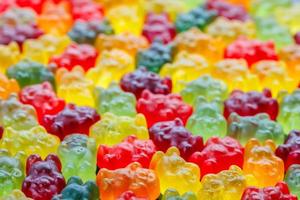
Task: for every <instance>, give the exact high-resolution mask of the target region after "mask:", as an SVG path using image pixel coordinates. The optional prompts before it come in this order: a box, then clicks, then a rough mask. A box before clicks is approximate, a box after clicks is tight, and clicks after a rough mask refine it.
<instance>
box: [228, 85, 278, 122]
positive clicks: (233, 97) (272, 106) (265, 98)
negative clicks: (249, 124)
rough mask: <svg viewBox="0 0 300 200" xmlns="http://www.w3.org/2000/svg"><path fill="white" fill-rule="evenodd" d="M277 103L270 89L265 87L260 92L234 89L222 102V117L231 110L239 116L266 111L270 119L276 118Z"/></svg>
mask: <svg viewBox="0 0 300 200" xmlns="http://www.w3.org/2000/svg"><path fill="white" fill-rule="evenodd" d="M278 110H279V105H278V102H277V100H276V99H273V98H272V94H271V91H270V90H268V89H265V90H264V91H263V92H262V93H260V92H256V91H251V92H246V93H245V92H243V91H240V90H234V91H232V92H231V94H230V97H229V98H228V99H227V100H226V101H225V102H224V117H225V118H226V119H227V118H228V117H229V115H230V114H231V113H233V112H236V113H238V114H239V115H240V116H254V115H256V114H258V113H267V114H268V115H269V116H270V118H271V119H272V120H276V117H277V115H278Z"/></svg>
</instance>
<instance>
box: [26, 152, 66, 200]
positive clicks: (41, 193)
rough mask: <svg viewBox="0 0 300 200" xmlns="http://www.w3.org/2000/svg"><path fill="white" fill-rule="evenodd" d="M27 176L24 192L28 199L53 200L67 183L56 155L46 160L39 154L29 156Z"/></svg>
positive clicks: (51, 155) (50, 155)
mask: <svg viewBox="0 0 300 200" xmlns="http://www.w3.org/2000/svg"><path fill="white" fill-rule="evenodd" d="M26 174H27V176H26V178H25V180H24V181H23V185H22V191H23V192H24V193H25V195H26V196H27V197H31V198H33V199H35V200H51V199H52V197H53V196H54V195H56V194H59V193H60V192H61V191H62V190H63V188H64V187H65V186H66V181H65V179H64V177H63V175H62V174H61V163H60V160H59V158H58V157H57V156H56V155H54V154H49V155H48V156H47V157H46V158H45V160H42V158H41V157H40V156H39V155H37V154H33V155H31V156H29V157H28V158H27V163H26Z"/></svg>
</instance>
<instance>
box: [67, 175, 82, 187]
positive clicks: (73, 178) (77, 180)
mask: <svg viewBox="0 0 300 200" xmlns="http://www.w3.org/2000/svg"><path fill="white" fill-rule="evenodd" d="M73 183H75V184H78V185H82V184H83V182H82V180H81V178H80V177H78V176H71V177H70V178H69V180H68V183H67V185H70V184H73Z"/></svg>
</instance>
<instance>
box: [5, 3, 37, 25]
mask: <svg viewBox="0 0 300 200" xmlns="http://www.w3.org/2000/svg"><path fill="white" fill-rule="evenodd" d="M35 23H36V13H35V12H34V11H33V10H32V9H30V8H17V7H11V8H10V9H8V10H6V11H5V12H4V13H3V14H2V15H1V16H0V25H3V24H8V25H13V26H16V25H20V24H35Z"/></svg>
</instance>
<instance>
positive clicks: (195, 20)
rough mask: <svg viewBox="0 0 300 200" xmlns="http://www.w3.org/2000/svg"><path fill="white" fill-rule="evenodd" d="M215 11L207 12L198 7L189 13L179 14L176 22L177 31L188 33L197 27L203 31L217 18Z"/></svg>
mask: <svg viewBox="0 0 300 200" xmlns="http://www.w3.org/2000/svg"><path fill="white" fill-rule="evenodd" d="M216 15H217V13H216V12H215V11H211V10H206V9H204V8H203V7H200V6H198V7H196V8H194V9H192V10H190V11H189V12H187V13H183V14H179V15H178V16H177V18H176V21H175V26H176V31H177V32H183V31H187V30H189V29H190V28H192V27H197V28H199V29H201V30H204V28H205V27H206V26H207V25H208V24H210V23H211V22H212V21H213V20H214V19H215V17H216Z"/></svg>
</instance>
